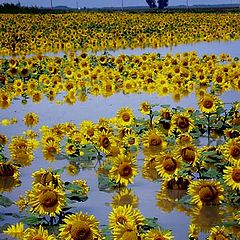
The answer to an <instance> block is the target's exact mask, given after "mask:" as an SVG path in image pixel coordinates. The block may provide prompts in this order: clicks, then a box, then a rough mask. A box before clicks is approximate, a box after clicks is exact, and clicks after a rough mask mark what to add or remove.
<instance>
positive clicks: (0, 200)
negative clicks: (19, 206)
mask: <svg viewBox="0 0 240 240" xmlns="http://www.w3.org/2000/svg"><path fill="white" fill-rule="evenodd" d="M12 204H14V202H13V201H12V200H11V199H10V198H8V197H5V196H3V195H1V194H0V206H3V207H10V206H11V205H12Z"/></svg>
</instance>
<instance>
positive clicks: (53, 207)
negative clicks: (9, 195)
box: [27, 183, 65, 217]
mask: <svg viewBox="0 0 240 240" xmlns="http://www.w3.org/2000/svg"><path fill="white" fill-rule="evenodd" d="M27 199H28V204H29V206H30V211H31V212H33V213H38V214H40V215H43V214H45V215H49V216H51V217H52V216H55V215H56V214H59V213H60V212H61V211H62V208H63V207H64V206H65V192H64V190H63V189H61V188H55V186H54V185H53V184H51V183H50V184H49V185H47V186H44V185H41V184H35V185H34V186H33V187H32V190H31V191H29V192H28V193H27Z"/></svg>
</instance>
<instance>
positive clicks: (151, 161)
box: [142, 156, 160, 181]
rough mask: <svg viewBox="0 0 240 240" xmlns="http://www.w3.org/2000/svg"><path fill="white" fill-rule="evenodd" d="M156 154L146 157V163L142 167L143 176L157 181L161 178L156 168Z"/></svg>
mask: <svg viewBox="0 0 240 240" xmlns="http://www.w3.org/2000/svg"><path fill="white" fill-rule="evenodd" d="M156 164H157V163H156V156H148V157H145V158H144V165H143V167H142V176H143V178H145V179H148V180H150V181H155V180H157V179H159V178H160V175H159V174H158V172H157V170H156Z"/></svg>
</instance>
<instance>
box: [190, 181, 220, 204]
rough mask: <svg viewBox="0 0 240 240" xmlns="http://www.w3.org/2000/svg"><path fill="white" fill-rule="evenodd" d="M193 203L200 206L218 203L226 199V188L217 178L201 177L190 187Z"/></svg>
mask: <svg viewBox="0 0 240 240" xmlns="http://www.w3.org/2000/svg"><path fill="white" fill-rule="evenodd" d="M188 194H189V195H190V196H191V197H192V199H191V203H193V204H196V205H198V206H202V205H217V204H220V203H221V202H222V201H223V200H224V195H223V194H224V188H223V186H222V185H221V184H220V182H218V181H217V180H214V179H212V180H206V179H199V180H197V181H192V182H191V183H190V185H189V187H188Z"/></svg>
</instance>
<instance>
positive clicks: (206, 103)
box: [203, 99, 213, 109]
mask: <svg viewBox="0 0 240 240" xmlns="http://www.w3.org/2000/svg"><path fill="white" fill-rule="evenodd" d="M203 106H204V107H205V108H208V109H210V108H211V107H212V106H213V101H212V100H211V99H205V100H204V101H203Z"/></svg>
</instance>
